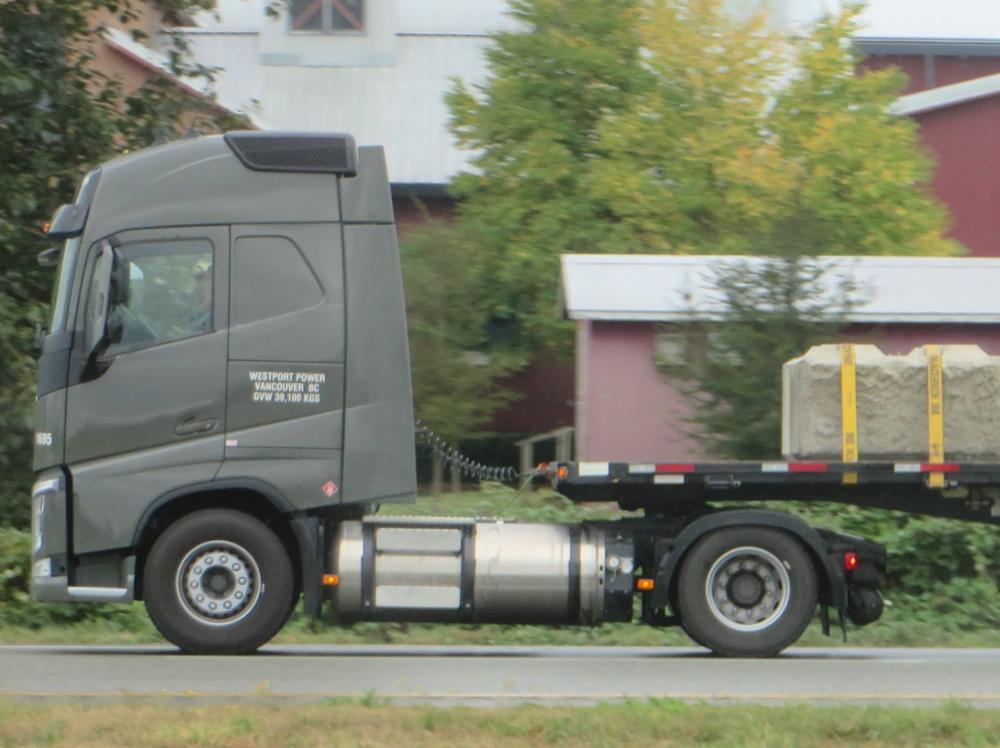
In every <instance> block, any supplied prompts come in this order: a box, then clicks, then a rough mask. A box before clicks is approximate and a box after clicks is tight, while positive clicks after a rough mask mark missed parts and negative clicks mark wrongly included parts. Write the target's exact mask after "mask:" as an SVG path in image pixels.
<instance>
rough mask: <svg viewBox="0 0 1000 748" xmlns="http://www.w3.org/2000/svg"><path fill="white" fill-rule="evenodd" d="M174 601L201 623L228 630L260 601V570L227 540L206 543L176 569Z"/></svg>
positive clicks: (237, 546)
mask: <svg viewBox="0 0 1000 748" xmlns="http://www.w3.org/2000/svg"><path fill="white" fill-rule="evenodd" d="M176 588H177V597H178V598H179V599H180V601H181V607H182V608H184V611H185V612H186V613H187V614H188V615H190V616H191V617H192V618H194V619H195V620H197V621H199V622H200V623H207V624H211V625H213V626H229V625H232V624H234V623H236V622H237V621H240V620H242V619H243V618H245V617H246V616H247V615H249V614H250V611H252V610H253V609H254V607H255V606H256V605H257V601H258V600H259V599H260V592H261V582H260V569H259V568H258V567H257V562H256V561H255V560H254V558H253V556H251V555H250V553H248V552H247V550H246V549H245V548H243V547H242V546H240V545H237V544H236V543H233V542H231V541H229V540H209V541H207V542H205V543H201V544H200V545H198V546H196V547H194V548H192V549H191V550H190V551H188V553H187V555H186V556H185V557H184V560H183V561H182V562H181V564H180V566H178V568H177V579H176Z"/></svg>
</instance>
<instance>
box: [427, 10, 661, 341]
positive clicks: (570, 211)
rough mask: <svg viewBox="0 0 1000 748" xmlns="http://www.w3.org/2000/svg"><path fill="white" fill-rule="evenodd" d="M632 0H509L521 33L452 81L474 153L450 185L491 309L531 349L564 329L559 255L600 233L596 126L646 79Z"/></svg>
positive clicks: (458, 124)
mask: <svg viewBox="0 0 1000 748" xmlns="http://www.w3.org/2000/svg"><path fill="white" fill-rule="evenodd" d="M638 6H639V3H637V2H635V0H626V1H625V2H617V3H614V4H613V6H612V5H609V4H608V3H607V2H604V0H515V2H512V3H511V15H512V17H513V18H514V19H516V20H517V21H518V22H519V23H520V28H521V29H524V31H522V30H518V31H509V32H502V33H499V34H496V35H495V36H494V37H493V41H494V45H493V46H492V47H490V48H489V49H488V51H487V52H486V56H487V60H488V61H489V65H490V78H489V79H488V80H487V81H486V83H484V84H483V85H482V86H480V87H477V88H476V89H475V90H470V89H468V88H466V87H465V86H464V85H462V84H461V83H457V82H456V84H455V86H454V87H453V89H452V90H451V92H450V93H449V94H448V97H447V101H448V104H449V107H450V108H451V113H452V131H453V132H454V133H455V135H456V137H457V139H458V141H459V143H460V144H461V145H462V146H464V147H466V148H470V149H476V150H477V155H476V156H475V157H474V158H473V163H474V165H475V168H476V170H477V172H476V173H474V174H473V173H467V174H463V175H461V176H460V177H458V178H457V179H456V181H455V183H454V185H453V187H454V191H455V194H456V195H457V196H458V197H460V198H463V201H462V203H460V206H459V211H460V221H461V223H462V224H463V226H465V227H466V228H468V229H469V230H470V232H471V233H470V238H471V239H473V240H474V241H475V242H476V243H477V247H476V251H478V252H479V253H481V254H482V256H483V258H484V261H485V262H486V263H487V272H488V274H489V276H490V278H491V279H492V283H491V284H490V286H489V287H488V288H486V289H484V293H485V298H484V300H485V301H486V303H487V304H488V308H489V310H490V312H491V313H492V314H493V315H494V316H496V317H497V318H499V319H505V320H509V319H515V318H516V319H517V320H518V322H519V325H518V328H517V330H516V338H517V342H519V343H520V344H521V345H522V346H524V348H525V349H526V350H529V351H530V350H533V349H535V348H536V347H537V346H538V345H539V344H540V343H545V342H551V340H552V336H553V335H557V336H558V335H566V334H567V330H566V328H565V327H564V326H560V323H559V320H558V317H557V315H556V313H555V310H556V286H557V282H556V278H557V274H558V267H559V255H560V254H562V253H565V252H587V251H592V250H593V249H594V248H595V247H596V246H597V245H599V244H600V243H601V241H602V238H603V236H604V233H605V230H606V225H605V221H606V218H607V217H606V215H605V208H604V206H603V203H602V201H601V200H600V199H597V198H594V197H593V196H592V195H588V194H586V190H585V189H584V183H585V179H586V175H587V173H588V169H589V163H590V162H591V160H592V159H594V158H595V157H597V156H598V154H599V151H600V146H599V144H598V143H597V138H596V134H597V127H598V125H599V123H600V121H601V118H602V116H603V114H604V113H605V112H608V111H613V110H615V109H618V108H620V107H622V106H624V102H625V99H626V97H627V96H628V95H629V94H630V93H634V92H636V91H638V90H639V89H640V88H641V87H642V85H643V82H644V81H645V80H646V76H645V73H644V71H643V69H642V68H641V67H640V65H639V64H638V60H639V48H640V38H639V30H638V28H637V25H636V19H637V9H638Z"/></svg>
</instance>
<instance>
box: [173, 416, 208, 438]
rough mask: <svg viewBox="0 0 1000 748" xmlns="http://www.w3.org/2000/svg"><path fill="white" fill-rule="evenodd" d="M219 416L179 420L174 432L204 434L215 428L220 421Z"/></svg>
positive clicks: (179, 433) (188, 434)
mask: <svg viewBox="0 0 1000 748" xmlns="http://www.w3.org/2000/svg"><path fill="white" fill-rule="evenodd" d="M218 420H219V419H217V418H209V419H208V420H207V421H187V420H184V421H179V422H178V423H177V425H176V426H174V433H175V434H177V436H190V435H191V434H204V433H206V432H208V431H211V430H212V429H214V428H215V424H216V423H218Z"/></svg>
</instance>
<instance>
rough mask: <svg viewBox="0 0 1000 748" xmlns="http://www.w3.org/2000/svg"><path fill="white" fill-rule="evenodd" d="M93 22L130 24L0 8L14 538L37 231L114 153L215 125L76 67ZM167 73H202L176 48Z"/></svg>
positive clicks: (65, 9) (29, 412)
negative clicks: (185, 117) (195, 126)
mask: <svg viewBox="0 0 1000 748" xmlns="http://www.w3.org/2000/svg"><path fill="white" fill-rule="evenodd" d="M156 5H157V7H159V8H160V9H161V10H163V11H164V12H166V13H168V15H169V14H170V13H173V14H175V15H176V14H178V13H183V12H186V11H190V10H197V9H210V8H212V7H214V0H159V1H158V2H157V3H156ZM97 11H110V12H112V13H115V14H116V15H117V16H118V18H119V19H120V20H121V21H122V22H123V23H126V24H127V23H130V22H131V21H133V20H134V19H135V18H136V8H135V6H134V5H133V4H132V3H129V2H128V0H33V1H32V2H30V3H29V2H0V526H3V525H14V526H20V527H23V526H24V525H25V523H26V521H27V516H28V508H27V507H28V490H29V487H30V482H31V464H30V459H31V445H30V437H31V422H32V417H33V407H34V403H33V397H34V389H35V383H34V352H33V351H32V342H33V340H34V337H35V325H36V324H37V323H43V322H44V319H45V317H46V315H47V304H48V299H49V294H50V288H51V283H52V280H53V271H52V269H51V268H40V267H38V265H37V263H36V260H35V256H36V255H37V254H38V252H39V251H41V250H43V249H46V248H48V247H49V246H51V244H52V242H51V241H50V240H48V239H47V238H46V237H45V236H44V235H43V234H42V233H41V226H42V225H43V223H44V222H45V221H47V220H48V219H49V218H50V217H51V216H52V213H53V211H54V210H55V208H56V207H58V206H59V205H60V204H62V203H68V202H72V199H73V195H74V191H75V190H76V187H77V184H78V182H79V180H80V178H81V177H82V176H83V175H84V174H85V173H86V172H87V171H88V170H89V169H91V168H93V167H94V166H96V165H97V164H99V163H100V162H101V161H103V160H105V159H106V158H108V157H109V156H110V155H112V154H113V153H114V152H115V151H116V150H120V149H122V148H134V147H137V146H144V145H149V144H150V143H151V142H152V139H153V137H154V136H155V135H156V134H161V133H162V134H167V135H177V134H179V133H178V132H176V131H175V128H177V127H179V126H180V124H181V118H180V113H181V112H187V113H188V114H189V115H190V114H191V113H192V112H194V113H195V115H194V116H195V120H196V121H197V122H199V123H200V124H202V125H208V124H211V123H213V122H215V121H216V120H217V119H218V114H217V113H216V112H214V111H212V110H210V109H207V108H206V106H207V105H204V104H201V103H199V102H198V101H196V100H195V99H192V98H191V97H190V96H189V95H187V94H183V93H182V92H181V91H180V90H179V89H177V88H176V87H175V86H174V85H173V84H171V83H170V82H169V81H168V80H167V79H166V78H163V77H161V78H158V79H153V80H151V81H150V82H149V85H147V86H146V87H144V88H142V89H140V90H139V91H137V92H135V93H134V94H131V95H127V96H126V95H125V94H124V93H123V92H122V91H121V89H120V87H119V86H118V85H117V84H116V83H115V82H114V81H110V80H107V79H105V78H104V77H102V76H101V75H100V74H98V73H96V72H94V71H93V70H92V69H91V68H90V67H89V65H88V63H89V62H90V59H91V52H92V50H91V42H92V40H93V39H94V38H95V30H94V28H93V26H94V23H95V20H94V15H93V14H94V13H96V12H97ZM175 42H177V43H180V39H179V38H178V39H175ZM171 63H172V66H173V70H174V72H175V73H184V74H186V75H200V74H203V73H205V72H206V71H204V70H202V69H200V68H197V67H196V66H190V65H188V63H187V62H186V59H185V57H184V50H183V48H182V47H176V46H175V48H174V50H173V52H172V53H171ZM199 109H204V111H203V113H202V114H201V115H200V118H199V116H198V115H197V110H199Z"/></svg>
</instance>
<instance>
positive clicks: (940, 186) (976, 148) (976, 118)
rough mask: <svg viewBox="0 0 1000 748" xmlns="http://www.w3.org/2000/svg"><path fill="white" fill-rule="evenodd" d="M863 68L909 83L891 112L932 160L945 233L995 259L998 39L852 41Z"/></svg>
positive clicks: (998, 252)
mask: <svg viewBox="0 0 1000 748" xmlns="http://www.w3.org/2000/svg"><path fill="white" fill-rule="evenodd" d="M855 44H856V45H857V48H858V49H859V51H861V52H862V53H863V54H865V55H866V57H865V59H864V61H863V63H862V67H863V68H865V69H871V70H875V69H880V68H884V67H887V66H890V65H894V66H896V67H898V68H900V69H901V70H902V71H903V72H904V73H905V74H906V75H907V78H908V83H907V86H906V88H905V89H904V91H903V93H904V95H903V96H902V97H901V98H900V99H899V100H898V101H897V102H896V105H895V108H894V111H895V112H896V113H898V114H899V115H901V116H909V117H912V118H913V119H914V120H915V121H916V122H917V124H918V126H919V128H920V136H921V140H922V141H923V143H924V145H925V147H926V148H927V149H928V151H930V153H931V154H932V155H933V156H934V157H935V159H936V160H937V168H936V169H935V171H934V178H933V181H932V183H931V188H932V191H933V193H934V195H935V196H936V197H937V198H938V199H939V200H940V201H941V202H943V203H944V204H945V205H946V206H947V207H948V209H949V210H950V211H951V215H952V229H951V232H950V235H951V236H952V237H953V238H955V239H957V240H958V241H960V242H961V243H962V244H964V245H965V246H966V247H967V248H968V249H969V253H970V254H972V255H976V256H980V257H1000V210H998V209H997V195H998V194H1000V191H998V186H1000V135H998V133H1000V41H996V40H975V39H953V40H950V39H878V38H860V39H856V40H855Z"/></svg>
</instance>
